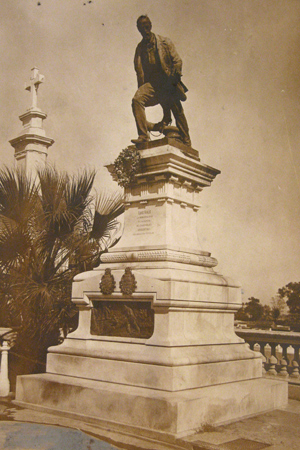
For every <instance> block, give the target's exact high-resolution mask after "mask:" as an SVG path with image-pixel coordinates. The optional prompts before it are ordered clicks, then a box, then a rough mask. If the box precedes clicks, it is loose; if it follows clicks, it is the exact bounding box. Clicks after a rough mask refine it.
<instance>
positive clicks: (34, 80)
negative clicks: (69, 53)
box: [25, 67, 45, 109]
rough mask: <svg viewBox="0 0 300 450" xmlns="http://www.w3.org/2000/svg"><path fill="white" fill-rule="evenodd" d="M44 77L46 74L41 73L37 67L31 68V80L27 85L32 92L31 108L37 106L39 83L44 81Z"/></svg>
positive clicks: (26, 87) (27, 88)
mask: <svg viewBox="0 0 300 450" xmlns="http://www.w3.org/2000/svg"><path fill="white" fill-rule="evenodd" d="M44 78H45V77H44V75H40V74H39V69H38V68H37V67H33V69H31V77H30V82H29V83H26V85H25V89H26V90H27V91H29V92H30V93H31V106H30V108H29V109H33V108H37V91H38V88H39V85H40V84H41V83H43V82H44Z"/></svg>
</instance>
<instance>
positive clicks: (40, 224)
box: [0, 168, 123, 370]
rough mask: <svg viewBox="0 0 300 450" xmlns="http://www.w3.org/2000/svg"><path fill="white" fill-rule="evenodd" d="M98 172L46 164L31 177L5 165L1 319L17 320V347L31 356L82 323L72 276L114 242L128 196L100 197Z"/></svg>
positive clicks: (0, 179)
mask: <svg viewBox="0 0 300 450" xmlns="http://www.w3.org/2000/svg"><path fill="white" fill-rule="evenodd" d="M94 178H95V173H94V172H87V171H82V172H81V173H78V174H77V175H74V176H69V175H68V174H66V173H59V172H58V171H57V170H55V169H53V168H47V169H45V170H43V171H40V172H38V176H37V179H36V180H33V179H30V178H28V177H26V176H25V175H24V173H22V172H18V171H14V170H10V169H7V168H5V169H2V170H0V319H1V320H2V323H1V325H2V326H17V327H18V329H19V331H18V338H17V344H16V346H15V348H14V349H15V350H14V349H13V350H12V352H13V351H15V352H17V351H18V352H19V354H22V357H24V358H27V360H32V361H38V360H40V359H43V358H44V356H45V351H46V348H47V347H48V346H49V345H54V344H57V343H58V338H59V330H60V329H61V330H63V332H64V334H66V333H67V332H68V330H69V329H70V328H71V329H72V328H74V326H76V313H77V310H76V308H75V307H74V305H73V303H72V302H71V284H72V279H73V277H74V276H75V275H76V274H77V273H79V272H82V271H85V270H90V269H92V268H93V267H95V266H97V265H98V264H99V263H100V254H101V253H102V252H103V251H106V250H107V247H108V246H109V245H112V244H113V243H114V242H113V240H114V238H113V237H112V236H113V234H114V231H116V230H117V229H118V225H119V223H118V221H117V217H118V216H119V215H120V214H121V213H122V212H123V202H122V199H121V197H120V195H118V194H117V195H113V196H111V195H107V194H106V195H102V196H100V197H98V199H96V200H95V199H94V198H93V196H92V195H91V190H92V187H93V182H94ZM3 322H5V323H3ZM35 370H40V367H37V368H36V369H35Z"/></svg>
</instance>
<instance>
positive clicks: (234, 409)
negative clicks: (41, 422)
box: [17, 373, 287, 438]
mask: <svg viewBox="0 0 300 450" xmlns="http://www.w3.org/2000/svg"><path fill="white" fill-rule="evenodd" d="M286 396H287V383H285V382H282V381H275V380H267V379H254V380H246V381H240V382H234V383H227V384H225V385H224V384H223V385H216V386H206V387H203V388H197V389H189V390H185V391H179V392H163V391H159V390H155V389H146V388H140V387H133V386H125V385H121V384H118V385H116V384H112V383H105V382H101V381H94V380H87V379H82V378H75V377H68V376H63V375H57V374H50V373H47V374H38V375H30V376H21V377H18V384H17V399H18V401H17V404H19V405H22V406H26V407H29V408H30V407H35V408H38V409H41V410H47V411H50V412H51V411H53V412H55V413H56V414H57V413H63V414H64V415H65V416H66V415H68V414H69V415H72V414H73V415H74V414H76V415H79V416H80V417H81V418H82V420H84V421H87V422H89V421H90V422H91V421H92V422H93V423H97V421H98V423H99V425H101V424H102V423H103V421H105V422H106V423H107V425H108V426H109V428H110V427H111V428H112V429H122V427H126V428H127V427H131V428H132V427H133V428H136V429H138V434H139V435H143V434H144V435H145V436H149V434H150V435H151V432H152V433H154V434H155V433H159V434H162V436H161V437H162V438H163V435H165V438H166V437H168V436H173V437H176V438H178V437H183V436H186V435H188V434H192V433H193V432H195V431H196V430H197V429H199V428H200V427H201V426H203V425H204V424H210V423H213V424H215V425H218V424H223V423H226V422H230V421H234V420H237V419H241V418H245V417H248V416H251V415H254V414H258V413H262V412H265V411H269V410H273V409H276V408H278V407H282V406H283V405H285V403H286Z"/></svg>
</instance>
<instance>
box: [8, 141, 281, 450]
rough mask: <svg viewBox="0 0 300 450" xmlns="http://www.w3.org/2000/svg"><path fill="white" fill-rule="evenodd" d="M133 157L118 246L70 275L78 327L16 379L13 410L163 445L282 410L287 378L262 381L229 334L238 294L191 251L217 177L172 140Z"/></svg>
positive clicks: (205, 258) (255, 359)
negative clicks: (43, 361)
mask: <svg viewBox="0 0 300 450" xmlns="http://www.w3.org/2000/svg"><path fill="white" fill-rule="evenodd" d="M181 147H184V148H181ZM139 150H140V154H141V172H140V173H138V174H137V175H136V181H135V183H133V185H131V186H130V187H128V188H126V200H125V217H124V233H123V236H122V239H121V240H120V241H119V242H118V243H117V245H116V246H114V247H113V248H112V249H110V251H109V252H107V253H104V254H103V255H102V256H101V261H102V264H101V265H100V266H99V267H98V268H96V269H95V270H93V271H90V272H85V273H82V274H79V275H77V276H76V277H75V278H74V282H73V287H72V300H73V302H74V303H75V304H76V305H77V306H78V309H79V324H78V328H77V329H76V331H74V332H73V333H71V334H69V335H68V337H67V338H66V339H65V340H64V342H63V343H62V344H61V345H58V346H56V347H52V348H50V349H49V351H48V356H47V373H46V374H42V375H27V376H22V377H18V380H17V391H16V400H17V402H18V404H21V405H26V406H29V407H34V408H39V409H43V410H47V411H55V413H56V414H65V415H66V414H68V415H73V416H74V415H76V417H77V416H78V417H81V418H82V420H85V421H92V422H98V423H99V425H100V426H102V425H103V426H105V427H106V429H114V428H115V429H120V430H121V429H122V430H123V433H128V432H130V433H132V435H134V434H137V435H143V436H146V437H148V438H149V439H156V438H157V439H158V440H161V441H164V442H166V440H168V439H170V440H171V441H172V439H173V441H174V439H177V438H180V437H181V436H182V437H183V436H186V435H189V434H192V433H193V432H195V431H197V430H198V429H200V428H201V427H203V425H205V424H210V425H219V424H222V423H226V422H230V421H234V420H240V419H243V418H245V417H248V416H251V415H254V414H260V413H262V412H265V411H269V410H272V409H274V408H277V407H282V406H285V405H286V404H287V382H285V381H276V380H266V379H264V378H262V360H261V356H260V354H258V353H257V352H254V351H251V350H250V348H249V347H248V345H247V344H246V343H245V341H244V340H243V339H241V338H239V337H238V336H237V335H236V334H235V332H234V313H235V312H236V311H237V310H238V309H239V308H240V307H241V304H242V302H241V290H240V287H239V286H238V285H237V284H236V283H235V282H234V281H232V280H231V279H229V278H228V277H224V276H222V275H221V274H218V273H217V272H215V270H214V267H215V266H216V265H217V261H216V259H215V258H213V257H212V256H211V254H210V253H209V252H206V251H203V250H202V249H201V248H199V245H198V238H197V212H198V210H199V207H200V203H199V194H200V192H201V190H202V189H203V188H204V187H206V186H209V185H210V183H211V182H212V180H213V179H214V177H215V176H216V175H217V174H218V173H219V171H218V170H216V169H214V168H212V167H209V166H206V165H204V164H202V163H201V162H200V160H199V157H198V156H197V155H194V154H192V153H191V149H189V148H188V149H186V148H185V146H183V145H181V144H178V143H177V142H175V141H174V142H173V141H172V140H170V139H168V138H165V139H163V140H160V141H157V142H155V143H147V145H145V148H141V149H139ZM196 153H197V152H196ZM109 170H111V172H112V173H113V167H109ZM151 448H153V447H151ZM154 448H155V447H154ZM173 448H174V447H173ZM175 448H178V447H175ZM179 448H181V447H179Z"/></svg>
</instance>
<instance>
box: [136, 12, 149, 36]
mask: <svg viewBox="0 0 300 450" xmlns="http://www.w3.org/2000/svg"><path fill="white" fill-rule="evenodd" d="M136 26H137V28H138V30H139V32H140V33H141V35H142V36H143V38H144V39H146V40H150V38H151V30H152V23H151V20H150V19H149V17H148V16H140V17H139V18H138V20H137V21H136Z"/></svg>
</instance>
